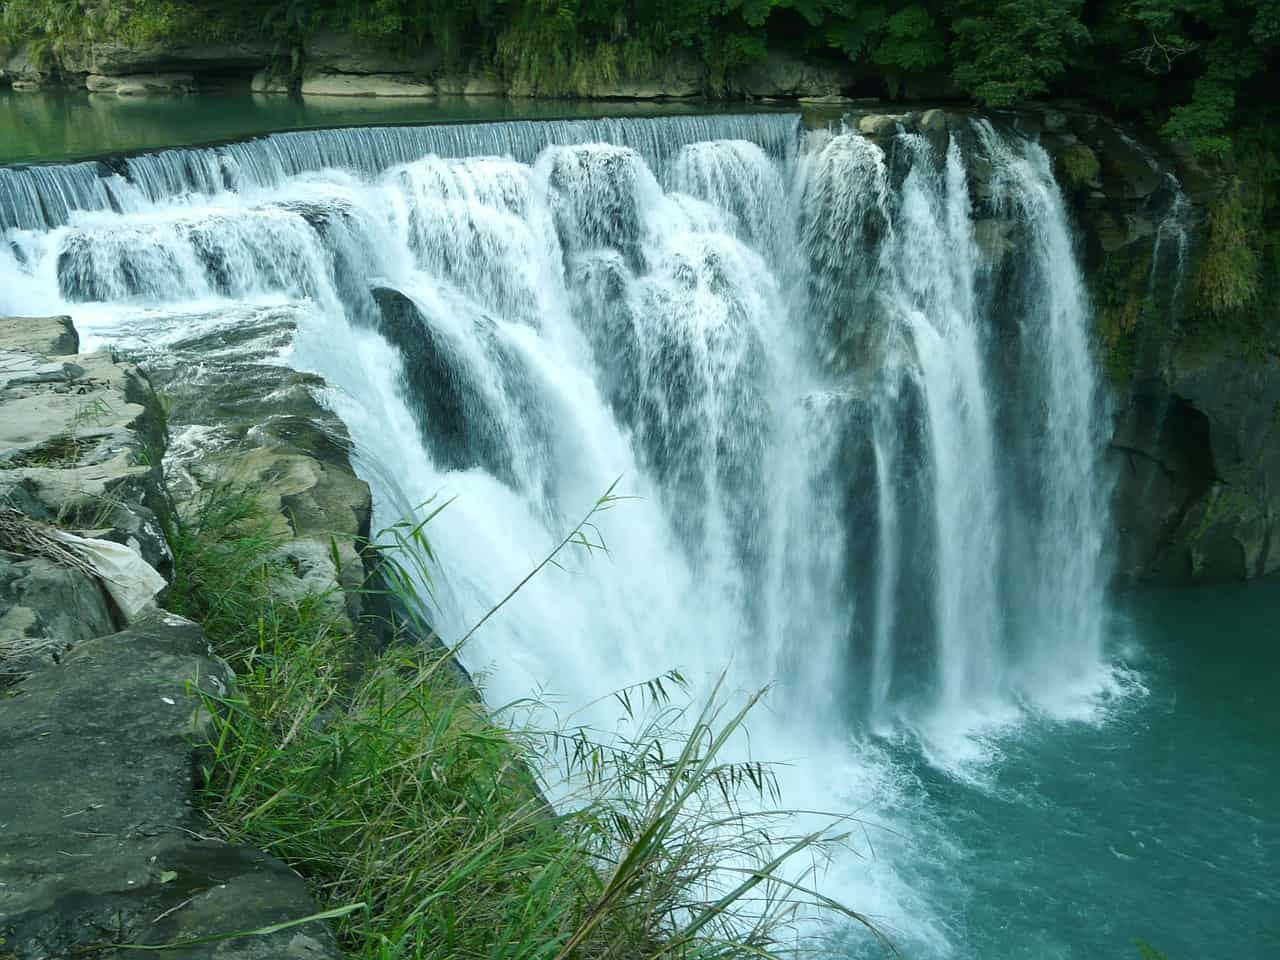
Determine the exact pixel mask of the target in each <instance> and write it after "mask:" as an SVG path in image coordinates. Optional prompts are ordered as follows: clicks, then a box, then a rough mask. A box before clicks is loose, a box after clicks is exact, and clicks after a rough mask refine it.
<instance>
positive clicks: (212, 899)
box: [0, 612, 337, 960]
mask: <svg viewBox="0 0 1280 960" xmlns="http://www.w3.org/2000/svg"><path fill="white" fill-rule="evenodd" d="M232 680H233V678H232V675H231V672H230V670H229V668H228V667H227V666H226V665H225V664H224V663H221V662H220V661H218V660H215V659H212V658H211V657H210V656H209V654H208V642H207V641H206V640H205V638H204V634H203V632H202V631H201V630H200V628H199V627H197V626H196V625H195V624H193V623H191V622H189V621H186V620H183V619H182V618H180V617H175V616H173V615H172V614H167V613H163V612H157V613H155V614H154V615H152V616H151V617H150V618H148V619H146V620H143V621H141V622H139V623H137V624H135V625H134V626H132V627H131V628H130V629H128V630H125V631H123V632H121V633H117V634H113V635H110V636H104V637H100V638H97V639H93V640H88V641H85V642H83V643H81V644H79V645H78V646H76V647H75V649H74V650H72V651H71V653H69V654H68V655H67V656H66V657H65V658H64V659H63V662H62V663H61V664H60V665H59V666H57V667H50V668H49V669H46V670H43V671H41V672H39V673H37V674H36V675H35V676H33V677H31V678H30V679H28V680H27V681H25V682H24V683H22V684H21V685H19V686H18V687H17V688H16V691H14V692H12V693H11V695H10V696H7V697H5V698H4V699H3V700H0V765H2V766H3V769H4V770H5V771H6V773H7V775H6V776H4V777H0V823H3V824H4V825H5V826H4V829H3V831H0V877H3V878H4V879H3V883H2V884H0V935H3V937H4V938H5V939H4V947H5V951H6V955H7V956H12V957H15V958H17V960H28V958H30V960H35V958H45V957H66V956H71V955H73V954H75V953H76V952H78V951H80V950H81V949H83V948H86V947H90V946H101V947H103V948H105V953H106V955H110V956H117V955H126V952H125V951H120V952H119V954H117V952H116V951H114V950H111V949H110V947H111V946H112V945H115V944H120V943H142V944H161V943H170V942H173V941H175V940H186V939H191V938H195V937H200V936H207V935H211V934H224V933H228V932H233V931H237V930H249V929H254V928H256V927H260V926H265V925H268V924H273V923H280V922H284V921H289V920H297V919H300V918H301V917H304V916H307V915H309V912H311V909H310V898H309V897H308V895H307V893H306V889H305V886H304V884H303V882H302V880H301V879H299V878H298V877H297V876H296V875H295V874H293V873H292V872H291V871H290V870H288V869H287V868H286V867H285V866H284V865H283V864H281V863H280V862H279V861H277V860H275V859H273V858H271V857H269V856H267V855H266V854H263V853H259V852H257V851H252V850H247V849H244V848H239V847H233V846H229V845H227V844H225V843H223V842H221V841H218V840H215V839H212V838H207V837H205V836H204V834H205V833H207V832H208V828H207V825H206V824H205V823H204V822H203V818H202V817H201V816H200V815H199V814H198V812H197V811H196V810H195V809H194V808H193V807H192V804H191V793H192V787H193V777H194V774H195V762H194V760H195V758H194V756H193V748H192V746H191V743H192V739H193V736H199V735H200V734H201V732H202V730H203V728H204V727H205V725H207V723H208V722H209V719H210V717H209V714H208V713H207V711H206V710H205V709H204V707H203V705H202V701H201V699H200V694H201V693H206V694H209V695H212V696H224V695H225V694H226V693H227V691H228V690H229V687H230V684H231V683H232ZM14 771H20V772H21V775H18V776H13V775H8V774H10V773H12V772H14ZM99 955H102V954H99ZM181 955H182V956H185V957H191V958H195V957H214V956H218V957H237V958H239V957H243V958H250V957H252V958H257V957H335V956H336V955H337V952H336V948H335V947H334V945H333V943H332V939H331V936H330V934H329V932H328V930H327V928H326V927H325V926H324V925H323V924H321V923H313V924H309V925H306V926H302V927H298V928H292V929H289V930H285V931H281V932H279V933H277V934H274V935H272V936H269V937H261V938H257V937H255V938H246V939H241V940H232V941H226V942H218V943H211V944H206V945H203V946H199V947H191V948H188V949H187V950H184V951H182V953H181Z"/></svg>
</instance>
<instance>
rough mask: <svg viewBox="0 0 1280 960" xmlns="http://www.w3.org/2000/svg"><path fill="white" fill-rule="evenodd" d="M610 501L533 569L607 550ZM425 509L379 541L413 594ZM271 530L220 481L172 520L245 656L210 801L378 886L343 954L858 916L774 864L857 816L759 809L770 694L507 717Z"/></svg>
mask: <svg viewBox="0 0 1280 960" xmlns="http://www.w3.org/2000/svg"><path fill="white" fill-rule="evenodd" d="M614 500H615V498H613V497H612V496H611V495H610V494H607V495H606V496H605V497H604V498H602V499H601V501H600V502H599V503H597V504H596V505H595V507H594V508H593V509H592V511H591V512H590V513H588V515H587V517H586V518H585V519H584V521H583V522H582V523H581V524H579V525H578V526H577V527H575V528H574V529H573V530H572V531H570V533H569V534H568V535H567V536H566V537H565V538H564V540H562V541H561V542H560V543H559V544H558V545H556V546H554V547H553V548H552V550H551V551H550V553H549V554H548V556H547V558H546V559H545V560H544V561H543V562H542V563H541V564H539V565H538V566H537V567H535V568H534V570H533V571H532V572H531V573H530V576H533V575H535V574H536V573H537V572H538V570H540V569H542V568H543V567H545V566H546V565H548V564H555V563H557V562H558V561H557V555H558V554H559V553H560V552H561V550H563V549H566V548H569V549H572V548H574V546H575V545H576V546H577V547H580V548H586V549H589V550H597V549H603V548H604V544H603V541H601V540H600V539H599V535H598V532H597V531H596V530H595V527H594V525H593V517H595V515H596V514H597V513H598V512H599V511H600V510H602V509H607V508H608V507H609V506H611V505H612V504H613V502H614ZM424 526H425V524H424V523H421V522H419V523H406V524H404V525H401V526H399V527H397V528H394V529H393V530H392V531H391V532H390V533H389V534H387V535H386V536H384V538H383V539H384V540H385V541H386V542H387V545H386V548H385V549H384V550H383V551H382V552H383V556H384V560H383V562H384V565H385V566H386V567H387V568H388V572H389V573H390V574H391V575H390V576H389V577H386V578H384V579H385V580H386V581H387V582H389V583H391V584H393V587H394V591H395V592H396V593H397V595H398V596H397V599H398V600H399V604H398V606H399V607H400V609H402V610H409V611H411V612H412V611H415V610H417V611H422V610H423V609H425V608H426V603H425V601H427V600H429V595H428V594H429V581H427V579H426V578H427V576H429V573H430V569H429V568H430V564H431V562H432V561H431V556H430V554H429V552H426V551H429V544H427V542H426V538H425V532H424ZM266 531H267V525H266V523H265V522H263V520H262V518H260V517H258V516H257V515H256V514H255V508H254V506H253V502H252V500H251V498H248V497H243V496H237V495H234V494H229V493H226V492H223V493H221V494H219V495H216V496H214V497H211V498H210V499H209V500H208V502H207V503H206V504H205V506H204V507H203V509H202V510H201V512H200V515H199V516H198V517H196V518H194V519H192V520H189V521H187V522H186V523H183V524H180V525H179V526H178V528H177V529H175V530H174V531H173V536H172V540H173V546H174V548H175V558H176V565H177V571H178V573H177V577H176V583H175V586H174V591H173V596H172V605H173V606H174V608H175V609H176V610H177V612H180V613H184V614H186V615H188V616H191V617H194V618H195V619H197V620H199V621H200V622H202V623H203V624H204V627H205V629H206V631H207V632H208V634H209V636H210V638H211V639H212V641H213V642H214V644H215V646H216V647H217V649H218V650H219V652H220V653H221V654H222V655H223V656H225V657H227V658H228V659H229V660H230V661H231V663H232V664H233V666H234V667H235V668H236V670H237V672H238V674H239V681H238V688H237V690H236V691H234V692H233V693H231V694H229V695H228V696H227V697H225V698H222V699H219V700H218V701H217V702H216V703H211V704H210V706H211V707H212V708H213V709H214V711H215V712H216V713H217V715H218V720H217V723H216V732H215V734H214V736H212V738H211V740H210V742H209V743H208V744H205V745H204V747H203V755H204V761H203V765H204V781H205V782H204V786H203V792H202V801H203V804H204V807H205V809H206V811H207V812H208V814H209V816H210V818H211V819H212V820H213V822H214V823H215V824H216V825H217V827H218V829H219V830H220V831H221V832H222V833H223V834H224V835H225V836H226V837H227V838H228V839H229V840H232V841H235V842H242V843H246V844H252V845H255V846H259V847H262V848H264V849H267V850H269V851H270V852H272V853H274V854H275V855H277V856H279V857H280V858H282V859H283V860H285V861H286V862H288V863H289V864H291V865H292V866H293V867H294V868H295V869H297V870H298V871H299V872H300V873H301V874H302V875H303V876H304V877H305V878H306V879H307V880H308V882H309V883H310V885H311V887H312V889H313V891H314V892H315V894H316V896H317V899H318V901H319V903H320V907H321V909H323V910H341V908H344V907H349V906H351V905H354V904H362V905H364V906H363V907H362V908H361V909H358V910H355V911H353V912H350V913H347V914H345V915H341V916H338V917H337V918H336V924H337V928H338V933H339V937H340V940H341V942H342V944H343V945H344V948H345V949H346V950H347V951H348V953H349V955H351V956H357V957H367V958H377V960H393V958H397V960H398V958H442V960H443V958H446V957H448V958H470V957H474V958H482V957H483V958H486V960H499V958H511V960H515V958H521V960H526V958H528V960H534V958H547V960H556V958H569V957H575V958H578V957H581V958H597V957H599V958H604V957H617V958H647V957H688V958H701V957H716V958H735V957H757V958H758V957H769V956H773V955H776V954H777V953H779V952H781V951H784V950H786V951H790V950H793V949H794V948H796V947H797V946H799V947H800V948H802V949H803V948H804V947H805V946H806V945H808V944H809V943H810V940H809V939H808V936H809V935H808V933H806V932H804V931H808V930H809V929H810V928H809V926H808V925H803V926H798V923H799V921H800V920H801V918H802V916H803V915H804V914H806V913H809V914H812V913H818V914H823V915H825V916H826V917H828V918H836V919H842V920H853V921H862V918H861V917H859V916H858V915H857V914H856V913H854V912H852V911H850V910H847V909H846V908H844V907H842V906H840V905H838V904H836V903H834V902H832V901H829V900H827V899H825V898H823V897H821V896H820V895H818V894H816V893H815V892H813V891H812V890H811V889H810V881H811V876H810V875H809V874H807V873H805V872H803V871H798V872H794V871H793V872H788V876H787V878H786V879H784V878H783V877H782V876H781V873H782V871H783V869H784V868H786V867H788V866H789V865H790V864H791V863H792V861H795V862H797V863H799V862H804V863H811V864H813V863H821V862H822V858H823V856H824V855H825V854H826V852H827V851H828V850H829V848H830V847H831V846H832V845H833V844H839V843H842V842H843V840H844V837H843V836H842V835H841V834H840V833H839V832H838V831H837V830H820V831H819V832H817V833H813V834H806V835H800V836H794V835H791V834H790V829H791V828H790V827H789V826H788V824H789V822H790V821H789V817H788V815H787V813H786V812H784V811H778V810H762V809H761V808H762V807H764V806H768V805H769V804H770V803H776V802H777V799H778V798H777V792H776V785H775V783H774V779H773V776H772V771H771V769H770V768H769V767H768V766H767V765H764V764H761V763H754V762H752V763H732V762H727V761H725V760H724V759H723V753H724V750H725V746H726V744H727V743H728V742H729V740H730V739H731V738H732V737H733V736H734V735H735V734H736V733H737V732H738V731H739V730H740V729H741V727H742V725H743V723H744V721H745V719H746V717H747V715H748V713H749V711H750V709H751V708H752V707H753V706H754V705H755V703H756V702H757V701H758V700H759V697H760V694H756V695H755V696H753V697H750V698H748V699H747V701H746V702H745V703H744V704H742V705H741V706H740V707H737V708H734V709H730V708H729V707H728V706H727V704H726V700H725V698H724V697H723V696H722V695H721V694H720V692H719V690H718V689H717V692H716V694H715V695H713V696H712V697H711V698H710V699H709V701H708V702H707V703H706V705H704V706H702V707H694V706H692V705H683V706H682V705H680V703H679V701H681V700H682V699H683V693H682V690H681V687H682V685H683V682H682V680H681V678H680V677H679V676H678V675H676V674H674V673H672V674H668V675H666V676H664V677H661V678H656V679H654V680H652V681H650V682H649V683H647V684H642V685H640V686H638V687H636V688H634V689H630V690H625V691H620V692H619V693H618V695H617V700H616V702H617V704H618V707H619V710H620V711H621V712H623V713H625V714H626V721H627V722H626V723H625V724H624V725H623V728H625V729H627V730H631V731H633V732H632V733H631V734H629V735H627V736H625V737H619V736H617V735H616V734H613V733H610V734H608V735H605V734H601V733H599V732H597V731H595V730H593V729H591V728H590V727H587V726H577V727H569V728H560V729H549V730H548V729H539V728H537V727H535V726H533V725H532V724H531V723H529V722H523V723H518V722H516V719H515V718H516V716H517V714H519V715H524V716H533V715H536V714H537V711H535V710H522V709H520V708H523V707H528V706H530V705H528V704H522V705H516V708H517V709H516V710H513V711H507V712H505V713H504V714H502V715H501V716H498V717H495V716H492V715H491V714H490V713H489V712H488V711H487V710H486V709H485V708H484V707H483V706H482V705H481V704H480V703H479V701H478V698H477V697H476V696H475V693H474V691H473V690H472V689H471V688H470V687H467V686H464V685H460V684H459V683H458V681H457V680H456V679H455V678H454V674H453V673H452V671H450V670H448V669H446V667H447V654H446V653H444V652H443V650H442V648H441V647H440V646H433V645H429V644H423V643H421V642H414V641H413V633H417V632H419V631H412V632H410V634H409V635H404V634H403V633H401V634H400V635H399V639H398V640H396V641H394V642H392V644H391V645H390V647H389V648H388V649H386V650H384V651H383V652H381V653H378V654H374V653H371V652H370V644H369V642H368V637H367V635H366V632H365V631H363V630H361V629H360V628H359V627H357V628H356V629H353V628H352V625H351V623H350V621H349V620H347V618H346V616H345V614H344V613H343V612H342V606H343V605H342V604H340V603H338V604H335V603H333V602H332V598H326V597H315V596H311V597H303V598H301V599H295V600H285V599H282V598H283V597H284V596H285V594H284V593H282V592H281V590H280V589H279V587H280V583H281V578H282V577H286V576H288V572H287V571H286V570H285V569H283V568H282V567H281V566H280V564H279V563H278V562H277V561H275V560H273V559H272V557H273V550H274V549H275V547H276V544H275V543H274V542H273V539H272V537H271V536H269V535H268V534H267V533H266ZM334 555H335V557H336V555H337V551H336V550H335V551H334ZM524 582H527V578H526V580H525V581H522V583H521V584H518V585H516V586H515V588H514V589H513V590H512V594H509V595H508V597H507V598H504V599H503V600H502V601H501V602H500V603H498V604H497V605H496V606H495V608H494V609H495V610H496V609H498V608H499V607H501V605H502V603H505V602H506V600H507V599H510V596H511V595H513V594H514V593H515V592H516V590H518V589H519V587H520V586H522V585H523V583H524ZM414 584H420V585H423V587H425V588H426V589H420V588H415V587H414V586H413V585H414ZM372 596H373V592H372V591H371V597H370V599H372ZM411 619H418V617H416V616H415V617H411ZM485 619H487V617H486V618H485ZM483 623H484V619H482V620H481V621H479V622H478V623H477V624H476V628H480V627H481V626H482V625H483ZM400 625H401V626H403V624H400ZM476 628H473V630H472V631H469V632H468V633H467V636H469V635H470V634H471V633H473V632H474V630H475V629H476ZM463 639H464V640H465V636H464V638H463ZM546 795H552V796H555V797H556V798H557V804H556V808H555V809H553V808H552V807H551V806H550V805H549V804H548V802H547V801H546V799H544V796H546ZM811 872H812V870H811V871H810V873H811Z"/></svg>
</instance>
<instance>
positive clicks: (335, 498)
mask: <svg viewBox="0 0 1280 960" xmlns="http://www.w3.org/2000/svg"><path fill="white" fill-rule="evenodd" d="M293 334H294V326H293V320H292V318H291V317H290V316H289V315H287V314H280V315H267V316H265V317H257V318H254V319H249V318H239V317H237V318H236V322H234V323H231V324H228V325H226V326H223V327H221V328H219V329H216V330H214V331H212V332H205V333H201V334H198V335H195V336H193V337H191V338H189V339H179V340H175V341H173V342H170V343H167V344H166V345H165V347H164V349H163V350H158V351H151V350H146V349H140V350H137V351H135V352H134V353H133V354H132V356H133V357H134V358H135V359H136V360H137V361H138V362H139V363H140V364H141V365H142V366H144V367H145V369H146V370H147V374H148V377H149V378H150V380H151V382H152V383H153V384H154V386H155V388H156V389H157V390H158V391H160V392H162V393H163V394H164V397H165V401H166V408H167V418H168V429H169V434H170V442H169V447H168V450H167V452H166V454H165V461H164V462H165V474H166V477H167V488H168V492H169V494H170V496H171V497H172V498H173V501H174V505H175V509H176V510H177V512H178V513H179V514H180V515H192V514H194V513H195V511H197V510H198V509H199V507H200V505H201V504H202V503H203V502H205V501H206V500H207V499H208V498H209V497H211V496H216V495H218V494H219V493H220V492H224V491H227V490H232V491H238V492H244V493H248V494H251V495H253V496H254V497H255V498H256V499H257V500H258V505H259V507H260V510H261V514H262V516H263V517H265V518H267V519H268V520H269V521H270V533H271V534H272V535H274V536H275V537H277V538H278V539H280V540H281V541H282V545H281V547H280V548H279V549H280V551H281V554H282V556H283V557H285V558H286V559H287V560H288V561H289V566H290V568H291V569H293V570H294V571H295V573H296V574H297V576H298V579H299V583H298V585H297V587H296V590H297V591H312V592H316V593H324V592H326V591H328V592H330V593H331V594H332V595H333V596H335V597H337V598H343V597H345V599H346V602H347V604H348V607H349V612H350V613H351V614H352V616H353V618H355V617H357V616H358V614H359V605H360V602H361V601H360V595H359V594H358V593H357V592H356V591H357V589H358V588H359V587H361V586H362V585H363V583H364V579H365V576H366V575H367V570H366V568H365V559H364V557H363V555H362V553H361V548H362V546H363V545H364V544H365V543H367V541H368V539H369V533H370V530H369V524H370V518H371V514H372V499H371V496H370V493H369V487H368V485H367V484H366V483H365V482H364V481H363V480H361V479H359V478H358V477H357V476H356V475H355V473H354V471H353V470H352V468H351V462H350V460H349V457H348V453H349V450H350V439H349V437H348V434H347V430H346V427H345V426H344V425H343V423H342V421H341V420H339V419H338V417H337V416H336V415H334V413H333V412H332V411H330V410H328V409H326V408H325V407H324V406H322V405H321V404H320V403H319V401H318V400H317V399H316V396H317V394H319V393H321V392H323V390H324V389H325V383H324V381H323V380H322V379H321V378H319V377H316V376H314V375H312V374H307V373H299V372H297V371H295V370H292V369H290V368H289V367H286V366H284V365H283V364H281V363H280V362H279V361H278V359H277V358H278V356H279V350H280V347H281V344H282V343H287V342H289V341H290V340H291V339H292V337H293ZM335 557H336V559H337V564H336V565H335V562H334V561H335Z"/></svg>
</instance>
